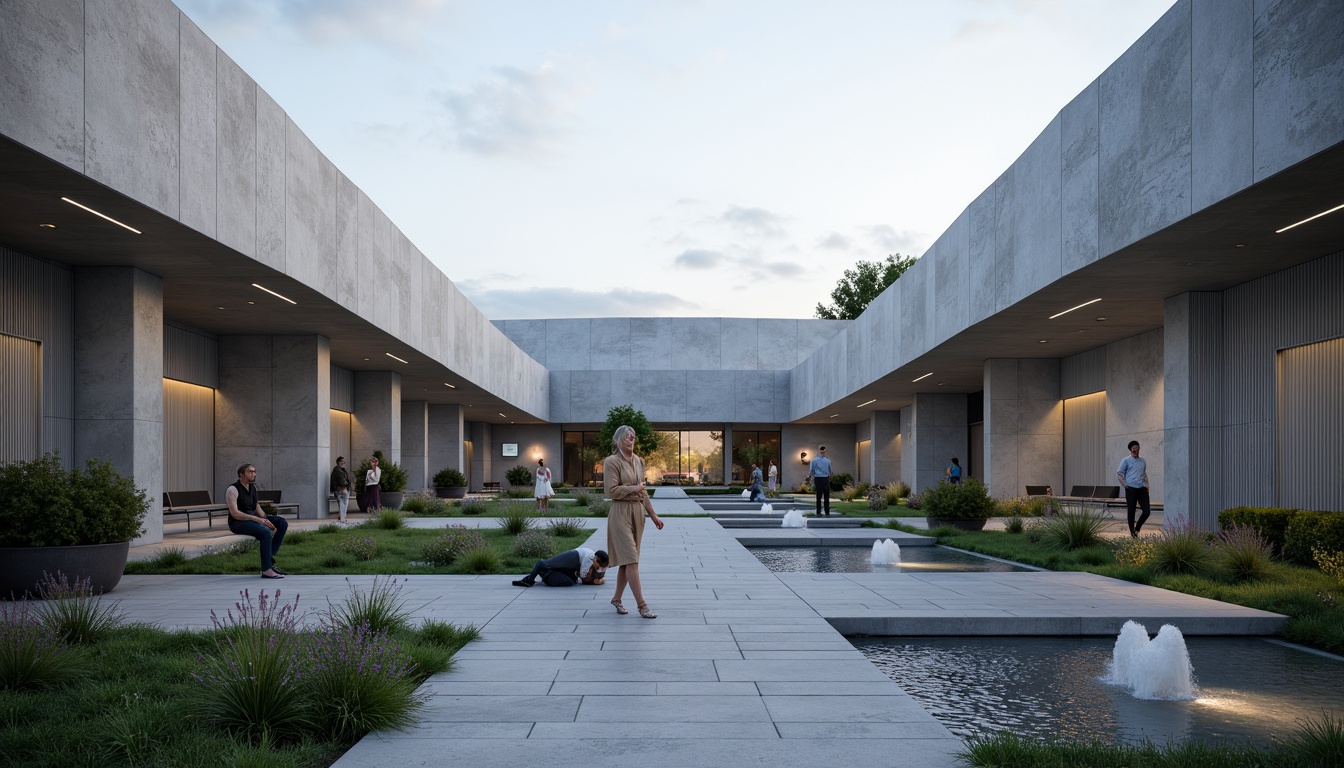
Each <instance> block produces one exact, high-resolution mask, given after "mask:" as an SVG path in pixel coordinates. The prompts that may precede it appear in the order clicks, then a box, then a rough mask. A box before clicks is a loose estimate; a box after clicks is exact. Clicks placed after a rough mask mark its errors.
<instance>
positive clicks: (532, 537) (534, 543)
mask: <svg viewBox="0 0 1344 768" xmlns="http://www.w3.org/2000/svg"><path fill="white" fill-rule="evenodd" d="M513 551H514V552H517V553H518V556H519V557H527V558H533V557H535V558H538V559H542V558H547V557H550V556H551V555H553V554H555V539H554V538H553V537H552V536H551V535H550V534H549V533H545V532H543V531H523V532H522V533H520V534H518V537H517V538H515V539H514V540H513Z"/></svg>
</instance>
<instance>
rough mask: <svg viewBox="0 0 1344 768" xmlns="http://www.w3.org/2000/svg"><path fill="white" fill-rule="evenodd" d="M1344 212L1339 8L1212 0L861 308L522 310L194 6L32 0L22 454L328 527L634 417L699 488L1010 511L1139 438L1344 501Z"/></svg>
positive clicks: (1, 310)
mask: <svg viewBox="0 0 1344 768" xmlns="http://www.w3.org/2000/svg"><path fill="white" fill-rule="evenodd" d="M1342 203H1344V4H1340V3H1337V2H1319V0H1183V1H1182V2H1179V3H1177V4H1176V5H1175V6H1174V7H1173V8H1172V9H1171V10H1170V11H1169V12H1168V13H1166V14H1165V15H1164V16H1163V17H1162V18H1161V19H1160V20H1159V21H1158V22H1157V23H1156V24H1155V25H1154V26H1153V27H1152V29H1150V30H1149V31H1148V32H1147V33H1146V34H1145V35H1144V36H1143V37H1142V38H1141V39H1140V40H1139V41H1138V42H1136V43H1135V44H1134V45H1133V46H1132V47H1131V48H1130V49H1129V50H1128V51H1126V52H1125V54H1124V55H1123V56H1121V57H1120V59H1119V60H1117V61H1116V62H1115V63H1114V64H1112V65H1111V66H1110V67H1109V68H1108V69H1107V70H1106V71H1105V72H1103V73H1101V75H1100V76H1099V77H1097V78H1096V79H1095V80H1094V81H1093V82H1092V83H1091V84H1090V85H1089V86H1088V87H1087V88H1086V89H1084V90H1083V91H1082V93H1080V94H1078V95H1077V97H1075V98H1074V99H1073V100H1072V101H1071V102H1069V103H1068V104H1066V105H1064V106H1063V108H1062V109H1061V110H1060V112H1059V113H1058V114H1057V115H1056V116H1055V118H1054V119H1053V120H1052V121H1050V123H1049V124H1048V125H1046V126H1045V127H1044V129H1043V130H1042V131H1041V133H1040V135H1039V136H1038V137H1037V139H1036V140H1035V141H1033V142H1032V143H1031V145H1030V146H1028V147H1027V148H1026V149H1025V150H1024V152H1023V153H1022V155H1021V156H1020V157H1019V158H1018V159H1017V160H1016V161H1015V162H1014V163H1013V164H1012V166H1011V167H1009V168H1008V169H1006V170H1005V171H1004V172H1003V174H1002V175H1001V176H1000V177H999V178H998V180H997V181H995V183H994V184H993V185H992V186H991V187H990V188H989V189H986V190H985V191H984V192H983V193H982V194H980V195H979V196H978V197H977V198H975V199H974V200H971V201H968V205H967V207H966V209H965V211H964V212H963V213H962V215H961V216H960V217H958V218H957V220H956V221H955V222H954V223H953V224H952V226H951V227H950V228H948V230H947V231H946V232H944V233H943V234H942V235H941V236H940V237H939V238H938V239H937V241H936V242H935V243H934V245H933V246H932V247H931V248H930V249H929V250H928V251H927V252H926V253H925V254H924V255H923V257H922V258H921V259H920V260H919V262H918V263H917V264H916V265H915V266H914V267H913V268H912V269H910V271H909V272H907V273H906V274H905V276H904V277H902V278H901V279H900V280H899V281H897V283H896V284H895V285H893V286H892V287H891V288H890V289H889V290H887V291H886V292H885V293H884V294H883V295H882V296H880V297H879V298H878V299H877V300H876V301H875V302H874V303H873V304H872V305H871V306H870V307H869V308H868V310H867V311H866V312H865V313H864V314H863V315H862V316H861V317H859V318H858V319H857V320H853V321H848V322H830V321H819V320H775V319H740V318H721V319H704V318H694V319H646V318H624V319H591V320H589V319H564V320H542V321H510V320H501V321H496V322H493V323H492V322H491V321H489V320H488V319H486V318H485V317H484V316H483V315H482V314H481V313H480V312H479V311H478V310H477V309H476V308H475V307H474V306H472V305H471V304H470V302H468V301H467V300H466V299H465V298H464V297H463V296H462V294H461V293H460V292H459V291H458V289H457V288H456V287H455V286H454V285H453V282H452V281H451V279H450V278H449V276H446V275H444V274H443V273H441V272H440V271H439V270H438V269H437V268H436V267H435V266H433V264H432V263H431V262H430V261H429V260H428V259H427V258H426V257H425V256H424V254H422V253H421V252H420V251H419V250H418V249H417V248H416V246H415V244H414V243H412V242H410V241H409V240H408V239H407V238H406V236H405V235H403V234H402V233H401V231H400V230H399V229H398V228H397V226H396V224H395V223H394V222H392V221H391V220H389V218H388V217H387V216H386V215H385V214H384V213H383V212H382V211H380V210H379V209H378V207H377V205H376V201H373V200H371V199H369V197H368V196H367V195H366V194H365V193H364V192H362V191H361V190H360V189H359V188H357V187H356V186H355V185H354V184H352V183H351V182H350V180H349V179H348V178H347V177H346V176H345V175H343V174H342V173H341V171H340V169H338V168H336V167H335V166H334V165H333V164H332V163H331V162H330V161H329V160H328V159H327V158H326V157H324V156H323V154H322V153H321V151H320V150H319V148H318V147H316V146H315V145H314V144H313V142H312V141H310V140H309V139H308V138H307V136H305V134H304V132H303V129H302V126H299V125H296V124H295V123H294V122H293V121H292V120H291V119H290V118H289V117H288V116H287V115H286V113H285V111H284V109H283V107H282V105H279V104H277V103H276V102H275V101H274V100H273V99H271V98H270V97H269V96H268V95H267V94H266V93H265V91H263V90H262V89H261V88H260V87H258V85H257V84H256V82H255V81H254V80H252V79H251V78H250V77H249V76H248V74H247V73H246V72H243V71H242V70H241V69H240V68H239V67H238V66H237V64H235V63H234V62H233V61H232V60H231V59H230V58H229V56H228V54H227V52H225V51H222V50H220V49H219V48H218V47H217V46H216V45H215V44H214V43H213V42H211V41H210V39H209V38H208V37H206V36H205V35H204V34H203V33H202V32H201V30H200V29H199V28H197V27H196V26H195V25H194V24H193V23H192V22H191V21H190V20H189V19H188V18H187V17H186V16H185V15H183V14H182V13H181V12H180V11H179V10H178V9H177V8H176V7H175V6H173V5H172V4H171V3H170V2H168V0H127V2H120V3H105V2H94V1H93V0H87V1H85V0H6V2H4V3H3V4H0V286H3V294H0V295H2V296H3V299H2V301H3V303H2V304H0V360H3V363H0V380H2V381H3V392H0V460H4V461H8V460H14V459H18V458H27V457H32V456H35V455H37V454H39V453H41V452H45V451H53V450H59V451H60V452H61V454H62V456H64V457H65V458H66V459H67V460H68V461H71V462H78V463H82V462H83V460H84V459H85V458H87V457H93V456H97V457H106V458H110V459H112V460H113V461H114V463H115V464H116V465H117V466H118V468H119V469H121V470H122V471H124V472H128V473H131V474H133V475H134V477H135V478H136V481H137V483H138V484H139V485H141V486H142V487H143V488H144V489H145V490H146V491H147V492H148V494H149V496H150V498H151V499H154V500H158V499H159V498H160V495H161V492H162V491H163V490H177V489H187V488H192V489H196V488H208V489H209V490H211V492H212V493H213V494H214V495H215V497H216V498H219V497H220V496H221V494H222V492H223V489H224V487H225V486H226V485H227V483H229V482H231V481H232V480H233V479H234V468H235V467H236V466H237V465H238V464H240V463H243V462H245V461H246V462H252V463H255V464H256V465H257V466H258V468H259V470H260V475H261V478H262V481H263V482H264V483H265V484H266V485H267V486H268V487H271V488H282V489H283V490H284V492H285V498H286V501H291V500H292V501H297V502H299V503H300V504H302V505H303V508H304V510H305V514H317V515H325V514H326V510H327V503H326V478H327V473H328V470H329V468H330V466H331V463H332V459H333V458H334V456H335V455H337V454H343V455H346V456H349V457H352V458H353V459H356V460H357V459H358V458H360V457H363V456H366V455H367V454H369V453H371V452H372V451H373V450H375V449H382V450H383V451H384V452H385V453H386V454H388V456H389V457H390V458H392V459H393V460H394V461H398V462H400V463H401V464H403V465H404V466H405V467H406V468H407V469H408V471H409V473H410V478H411V485H412V487H422V486H424V485H426V484H427V483H428V478H429V477H430V476H431V475H432V473H433V472H434V471H435V470H437V469H439V468H441V467H447V466H452V467H456V468H459V469H461V470H463V471H464V472H467V473H468V474H469V475H470V477H471V482H472V484H473V485H474V486H475V487H480V486H481V484H482V483H484V482H487V481H497V480H501V479H503V474H504V472H505V470H507V469H508V468H509V467H510V466H513V465H514V464H516V463H523V464H529V465H531V464H534V463H535V461H534V459H535V458H537V457H544V458H546V459H547V460H548V464H551V465H552V466H553V467H554V468H555V471H556V474H557V476H560V477H566V478H569V477H574V478H578V479H579V480H582V479H583V478H584V477H585V474H584V473H585V471H586V470H585V465H587V464H588V463H590V461H589V460H590V459H591V458H592V456H591V453H592V450H593V447H592V446H591V445H589V444H588V443H586V442H585V441H586V440H589V438H588V437H586V435H589V434H591V433H592V432H593V431H595V430H596V429H597V426H598V424H599V423H600V422H601V421H602V420H603V419H604V417H605V414H606V411H607V409H608V408H610V407H611V406H613V405H619V404H626V403H628V404H632V405H634V406H635V407H637V408H639V409H640V410H642V411H643V412H644V413H645V414H646V415H647V416H648V417H649V418H650V419H651V420H652V421H653V422H655V424H656V425H657V426H658V427H659V428H660V429H663V430H666V431H668V432H675V433H676V434H677V441H678V442H677V445H678V446H680V447H679V448H677V449H676V450H674V451H673V452H672V456H673V457H674V458H675V463H676V465H675V466H671V465H670V464H667V465H665V466H664V467H663V471H666V472H667V473H669V474H674V475H677V476H680V477H679V478H678V479H692V480H697V481H704V480H718V481H723V480H726V479H731V476H732V475H733V473H734V471H735V470H734V467H733V457H734V456H738V455H740V449H741V448H743V447H749V446H756V445H761V446H766V447H767V448H768V450H769V452H770V453H771V454H772V455H773V456H774V457H775V458H776V459H777V460H778V461H779V462H780V467H781V469H782V470H783V479H784V482H785V483H786V484H792V483H796V482H797V481H798V480H799V479H800V478H801V476H802V475H803V474H804V473H805V470H804V469H803V466H802V462H801V460H800V458H798V457H800V455H801V454H802V452H804V451H806V452H808V454H809V455H811V454H812V453H813V452H814V451H815V450H816V447H817V445H819V444H822V443H824V444H826V445H827V446H828V448H829V449H830V450H829V453H831V455H832V458H833V459H835V460H836V463H837V465H838V466H837V468H838V469H839V470H841V471H847V472H851V473H852V474H854V475H855V476H856V477H857V478H859V479H862V480H874V481H878V482H887V481H892V480H904V481H906V482H908V483H910V484H911V485H912V486H915V487H917V488H923V487H927V486H929V485H930V484H932V483H935V482H936V481H937V480H938V479H939V478H941V476H942V472H943V468H944V467H945V466H946V464H947V462H948V460H949V458H950V457H952V456H958V457H961V458H962V463H963V465H964V466H966V467H967V469H968V471H969V473H970V474H972V475H974V476H978V477H980V478H982V479H983V480H984V481H985V482H986V483H988V485H989V487H990V489H991V492H992V493H993V494H995V495H997V496H1013V495H1020V494H1021V493H1023V489H1024V486H1025V485H1026V484H1049V485H1053V486H1054V487H1055V488H1056V489H1060V488H1067V487H1069V486H1071V485H1075V484H1083V485H1086V484H1111V483H1113V482H1114V470H1115V465H1116V464H1117V463H1118V461H1119V458H1120V457H1121V456H1123V455H1124V445H1125V443H1126V442H1128V441H1129V440H1131V439H1138V440H1140V441H1141V442H1142V443H1143V445H1144V455H1145V456H1146V457H1147V458H1148V461H1149V474H1150V477H1151V479H1152V481H1153V493H1154V499H1155V500H1157V501H1162V502H1164V503H1165V505H1166V511H1167V518H1168V519H1169V520H1172V519H1175V520H1184V519H1189V520H1191V521H1193V522H1195V523H1197V524H1199V525H1202V526H1212V525H1213V524H1214V521H1215V518H1216V515H1217V513H1218V512H1219V511H1220V510H1222V509H1224V508H1226V507H1229V506H1234V505H1240V504H1251V505H1283V506H1293V507H1307V508H1318V509H1320V508H1325V509H1341V508H1344V470H1342V469H1341V466H1344V387H1342V386H1341V384H1340V382H1341V380H1344V309H1341V308H1342V307H1344V300H1341V297H1344V211H1335V212H1334V213H1330V214H1327V215H1323V216H1321V217H1320V218H1315V219H1312V218H1311V217H1313V216H1316V215H1317V214H1321V213H1323V212H1326V211H1329V210H1331V209H1334V208H1337V207H1338V206H1340V205H1341V204H1342ZM92 211H96V212H97V214H100V215H101V216H100V215H96V214H95V213H93V212H92ZM103 217H107V218H103ZM109 219H111V220H115V221H109ZM1294 225H1295V226H1294ZM370 272H372V273H373V274H375V275H376V276H377V279H373V280H367V279H363V278H362V276H363V275H366V274H368V273H370ZM1089 302H1091V303H1089ZM1071 308H1073V309H1072V311H1067V310H1070V309H1071ZM715 441H717V445H718V446H719V452H718V454H717V458H715V456H716V454H714V451H713V447H712V446H713V445H714V444H715ZM509 454H512V455H509ZM725 456H726V457H727V459H725V458H724V457H725ZM716 461H717V462H718V464H717V465H716V464H715V462H716ZM150 518H151V519H150V520H149V521H148V526H147V527H148V533H147V534H146V536H145V540H146V541H154V540H157V539H159V538H161V536H162V528H161V523H160V522H159V518H160V516H159V515H157V514H151V515H150Z"/></svg>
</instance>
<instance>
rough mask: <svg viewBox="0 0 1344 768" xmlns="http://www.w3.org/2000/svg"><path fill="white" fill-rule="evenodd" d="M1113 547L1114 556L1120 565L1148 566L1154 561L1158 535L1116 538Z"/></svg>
mask: <svg viewBox="0 0 1344 768" xmlns="http://www.w3.org/2000/svg"><path fill="white" fill-rule="evenodd" d="M1112 547H1113V552H1112V557H1114V558H1115V562H1117V563H1119V564H1120V565H1128V566H1147V565H1148V564H1149V563H1151V562H1153V557H1154V554H1155V552H1156V549H1157V536H1156V535H1150V536H1139V537H1138V538H1132V537H1131V538H1128V539H1116V540H1115V542H1114V544H1113V545H1112Z"/></svg>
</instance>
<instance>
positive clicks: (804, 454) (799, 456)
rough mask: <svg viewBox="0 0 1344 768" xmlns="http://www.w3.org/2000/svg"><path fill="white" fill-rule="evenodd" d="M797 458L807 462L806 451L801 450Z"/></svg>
mask: <svg viewBox="0 0 1344 768" xmlns="http://www.w3.org/2000/svg"><path fill="white" fill-rule="evenodd" d="M798 458H799V459H801V460H802V462H803V463H804V464H806V463H807V451H803V452H802V453H800V454H798Z"/></svg>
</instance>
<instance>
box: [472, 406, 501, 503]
mask: <svg viewBox="0 0 1344 768" xmlns="http://www.w3.org/2000/svg"><path fill="white" fill-rule="evenodd" d="M467 428H468V430H469V432H470V434H471V445H472V449H473V452H472V458H471V465H472V466H471V490H473V491H479V490H481V489H482V488H484V487H485V482H486V481H487V480H493V479H494V478H493V477H491V474H490V473H491V470H492V467H491V462H490V459H491V457H492V456H493V455H494V452H495V447H494V443H493V442H492V441H491V434H490V425H489V424H487V423H486V422H483V421H473V422H470V423H469V424H468V425H467Z"/></svg>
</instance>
